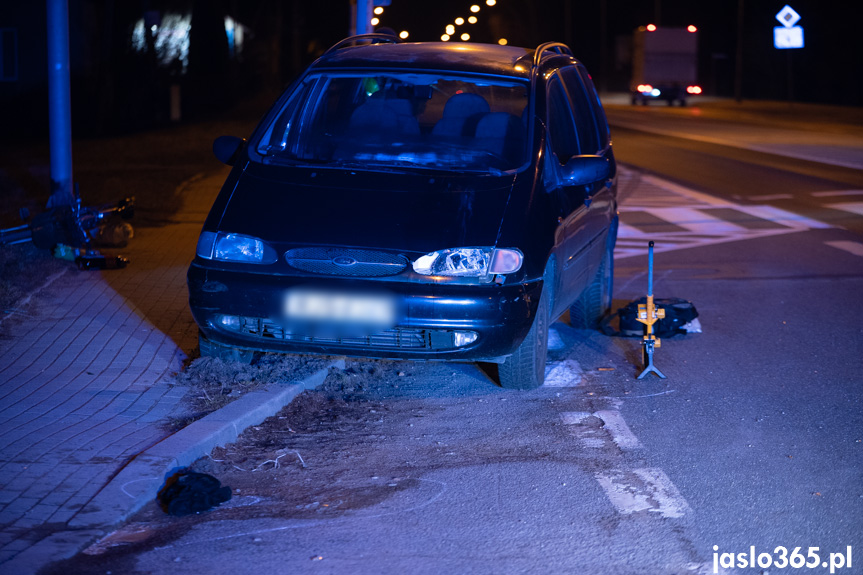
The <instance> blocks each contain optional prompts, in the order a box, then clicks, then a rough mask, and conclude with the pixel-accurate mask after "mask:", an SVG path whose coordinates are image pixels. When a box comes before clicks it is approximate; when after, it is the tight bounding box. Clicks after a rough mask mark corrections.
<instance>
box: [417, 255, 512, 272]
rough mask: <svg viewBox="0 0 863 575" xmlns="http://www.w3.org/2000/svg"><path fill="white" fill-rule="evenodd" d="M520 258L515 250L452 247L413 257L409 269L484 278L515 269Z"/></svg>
mask: <svg viewBox="0 0 863 575" xmlns="http://www.w3.org/2000/svg"><path fill="white" fill-rule="evenodd" d="M522 260H523V256H522V254H521V252H520V251H518V250H515V249H495V248H452V249H448V250H439V251H436V252H432V253H430V254H426V255H424V256H422V257H419V258H417V259H416V261H414V262H413V268H414V271H415V272H416V273H418V274H422V275H426V276H450V277H484V276H488V275H493V274H510V273H513V272H517V271H518V270H519V269H521V263H522Z"/></svg>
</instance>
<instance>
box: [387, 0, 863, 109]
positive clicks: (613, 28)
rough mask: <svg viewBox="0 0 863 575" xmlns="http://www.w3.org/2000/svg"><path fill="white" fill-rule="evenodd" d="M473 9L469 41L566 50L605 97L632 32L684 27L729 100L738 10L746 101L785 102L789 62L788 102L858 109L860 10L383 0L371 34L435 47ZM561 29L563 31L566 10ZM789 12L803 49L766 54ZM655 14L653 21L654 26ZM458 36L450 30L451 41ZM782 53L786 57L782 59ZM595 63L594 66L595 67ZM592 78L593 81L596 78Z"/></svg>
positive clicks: (846, 6)
mask: <svg viewBox="0 0 863 575" xmlns="http://www.w3.org/2000/svg"><path fill="white" fill-rule="evenodd" d="M472 4H478V5H479V6H480V7H481V10H480V12H479V13H478V14H477V17H478V22H477V23H476V24H474V25H470V24H465V25H464V26H462V27H461V28H463V29H465V30H468V31H469V32H470V33H471V40H475V41H480V42H496V41H497V38H498V37H499V36H500V35H504V36H505V37H506V38H507V39H508V40H509V43H510V44H515V45H522V46H527V47H534V46H536V45H538V44H539V43H541V42H544V41H549V40H556V41H564V42H568V43H569V44H570V46H571V47H572V48H573V52H574V53H575V55H576V57H577V58H579V59H581V60H582V61H583V62H584V63H585V64H586V65H587V66H588V68H589V69H590V70H591V71H592V73H593V74H594V76H597V75H605V78H604V80H605V82H604V83H605V84H606V86H607V87H608V88H609V89H625V88H626V82H628V70H627V69H625V68H626V66H627V65H628V61H627V58H626V56H627V53H626V41H627V39H628V38H629V37H630V36H631V34H632V31H633V30H634V29H635V28H636V27H638V26H641V25H645V24H648V23H651V22H653V23H658V24H661V25H665V26H686V25H688V24H694V25H695V26H697V27H698V29H699V51H700V76H701V82H702V84H704V85H705V86H706V88H707V89H708V91H709V92H710V93H715V94H717V95H732V94H733V83H734V82H733V81H734V67H735V66H734V64H735V57H736V50H737V28H738V26H737V20H738V8H739V6H740V5H742V6H743V21H744V25H743V31H744V35H743V69H744V76H743V81H744V91H745V92H746V93H747V94H748V95H749V97H752V98H765V99H767V98H771V99H785V98H786V97H787V91H788V81H787V79H788V70H789V56H790V60H791V62H790V66H791V74H792V78H793V80H794V86H793V91H794V97H795V98H800V99H804V100H810V101H823V102H832V103H843V104H851V105H863V80H861V78H863V74H861V71H863V65H861V60H863V3H861V2H859V1H856V2H842V1H836V0H789V1H787V2H786V1H785V0H742V2H740V1H739V0H604V1H603V0H590V1H586V0H498V1H497V4H496V6H494V7H488V6H486V5H485V0H436V1H435V2H423V1H421V0H392V4H391V6H389V7H386V8H385V11H384V14H383V16H382V18H381V24H380V25H381V26H390V27H392V28H394V29H395V30H396V31H397V32H398V31H401V30H408V31H409V32H410V33H411V36H410V38H409V40H412V41H428V40H432V41H436V40H439V39H440V35H441V34H442V33H443V32H444V28H445V26H446V24H448V23H451V22H452V21H453V20H454V19H455V18H456V17H457V16H461V17H463V18H467V17H468V16H470V15H471V12H470V6H471V5H472ZM567 4H568V5H569V6H570V8H569V9H570V13H571V15H572V19H571V21H570V22H571V24H570V25H569V26H567V20H566V18H565V17H564V16H565V15H566V13H567V12H566V10H567V8H566V6H567ZM603 4H604V5H605V9H606V14H607V17H606V32H605V37H606V39H607V43H606V50H605V58H603V50H601V45H602V43H601V38H602V36H603V33H602V25H601V23H602V17H601V11H602V10H601V7H602V5H603ZM785 4H789V5H790V6H791V7H792V8H794V10H796V11H797V12H798V13H799V14H800V15H801V17H802V18H801V20H800V22H799V23H798V25H800V26H802V27H803V30H804V38H805V42H806V46H805V47H804V48H802V49H797V50H777V49H776V48H774V47H773V28H774V27H775V26H778V25H779V22H778V21H777V20H776V19H775V17H774V16H775V14H776V13H777V12H779V10H781V9H782V7H783V6H785ZM657 9H658V12H659V14H658V18H657ZM460 32H461V30H460V31H459V33H460ZM789 52H791V54H790V55H789ZM603 60H604V61H603ZM601 72H602V74H601Z"/></svg>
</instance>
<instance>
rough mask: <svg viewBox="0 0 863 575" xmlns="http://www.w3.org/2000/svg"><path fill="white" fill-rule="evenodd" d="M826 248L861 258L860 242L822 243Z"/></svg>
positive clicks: (862, 246)
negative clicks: (829, 247)
mask: <svg viewBox="0 0 863 575" xmlns="http://www.w3.org/2000/svg"><path fill="white" fill-rule="evenodd" d="M824 243H825V244H827V245H828V246H831V247H834V248H837V249H840V250H844V251H846V252H848V253H851V254H854V255H855V256H863V244H861V243H860V242H851V241H836V242H824Z"/></svg>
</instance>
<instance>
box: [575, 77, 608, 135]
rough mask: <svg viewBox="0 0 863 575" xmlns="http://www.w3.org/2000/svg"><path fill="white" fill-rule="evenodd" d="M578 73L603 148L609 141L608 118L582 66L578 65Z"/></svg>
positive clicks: (591, 80) (590, 79) (591, 81)
mask: <svg viewBox="0 0 863 575" xmlns="http://www.w3.org/2000/svg"><path fill="white" fill-rule="evenodd" d="M577 69H578V75H579V76H581V81H582V83H583V84H584V87H585V89H586V90H587V95H588V98H589V99H590V102H591V104H593V116H594V117H595V118H596V127H597V129H598V130H599V147H600V148H601V149H605V148H607V147H608V144H609V142H610V141H611V131H610V130H609V129H608V120H607V119H606V117H605V110H603V109H602V102H600V101H599V94H597V93H596V87H595V86H594V85H593V79H592V78H591V77H590V74H588V73H587V69H586V68H585V67H584V66H578V68H577Z"/></svg>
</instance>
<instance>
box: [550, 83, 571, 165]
mask: <svg viewBox="0 0 863 575" xmlns="http://www.w3.org/2000/svg"><path fill="white" fill-rule="evenodd" d="M547 126H548V137H549V142H550V143H551V151H552V152H554V155H555V156H557V159H558V161H559V162H560V164H561V165H563V164H565V163H566V162H567V161H569V159H570V158H571V157H572V156H576V155H578V149H579V145H578V144H579V142H578V134H577V133H576V131H575V123H574V122H573V118H572V110H571V109H570V105H569V98H568V97H567V95H566V91H565V90H564V89H563V83H562V82H561V81H560V78H558V76H557V75H556V74H555V75H554V76H553V77H552V78H551V79H550V80H549V82H548V122H547Z"/></svg>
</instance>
